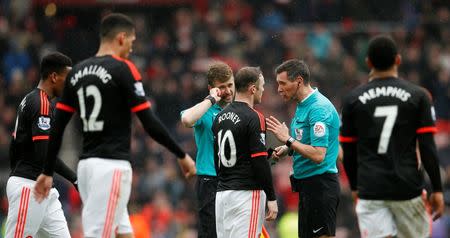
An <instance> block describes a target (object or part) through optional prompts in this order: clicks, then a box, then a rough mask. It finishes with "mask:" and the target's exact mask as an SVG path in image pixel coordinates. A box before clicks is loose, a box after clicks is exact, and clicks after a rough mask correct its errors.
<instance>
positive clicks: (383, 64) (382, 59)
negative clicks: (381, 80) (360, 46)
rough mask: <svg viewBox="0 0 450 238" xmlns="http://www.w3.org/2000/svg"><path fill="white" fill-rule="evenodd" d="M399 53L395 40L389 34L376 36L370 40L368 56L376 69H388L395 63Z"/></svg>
mask: <svg viewBox="0 0 450 238" xmlns="http://www.w3.org/2000/svg"><path fill="white" fill-rule="evenodd" d="M397 54H398V52H397V46H396V45H395V42H394V40H393V39H392V38H391V37H389V36H387V35H380V36H376V37H375V38H373V39H372V40H370V42H369V48H368V50H367V57H368V58H369V60H370V62H371V63H372V65H373V67H374V68H375V69H376V70H381V71H383V70H387V69H389V68H390V67H392V66H393V65H394V64H395V57H396V55H397Z"/></svg>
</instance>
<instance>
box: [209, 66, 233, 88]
mask: <svg viewBox="0 0 450 238" xmlns="http://www.w3.org/2000/svg"><path fill="white" fill-rule="evenodd" d="M231 76H233V71H232V70H231V68H230V66H228V65H227V64H225V63H223V62H217V63H214V64H213V65H211V66H210V67H209V69H208V72H207V73H206V78H207V79H208V85H209V86H212V87H213V86H214V83H215V82H219V83H223V82H226V81H228V80H229V79H230V77H231Z"/></svg>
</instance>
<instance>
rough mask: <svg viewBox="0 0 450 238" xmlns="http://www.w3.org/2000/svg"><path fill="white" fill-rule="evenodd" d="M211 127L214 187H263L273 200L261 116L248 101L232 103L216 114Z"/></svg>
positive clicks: (241, 188) (264, 128) (226, 188)
mask: <svg viewBox="0 0 450 238" xmlns="http://www.w3.org/2000/svg"><path fill="white" fill-rule="evenodd" d="M212 130H213V134H214V157H215V159H214V162H215V165H216V170H217V176H218V179H219V182H218V188H217V190H218V191H224V190H259V189H262V190H264V192H265V193H266V195H267V199H268V200H269V201H272V200H275V192H274V189H273V184H272V174H271V172H270V165H269V163H268V161H267V155H268V154H267V151H266V150H267V149H266V142H265V138H266V121H265V118H264V116H263V115H262V114H260V113H259V112H257V111H255V110H254V109H252V108H250V107H249V105H248V104H247V103H244V102H232V103H231V104H230V105H228V106H227V107H225V108H224V109H223V110H222V111H221V112H220V113H219V114H218V115H217V116H216V118H215V120H214V123H213V127H212Z"/></svg>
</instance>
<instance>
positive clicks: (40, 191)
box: [33, 174, 53, 203]
mask: <svg viewBox="0 0 450 238" xmlns="http://www.w3.org/2000/svg"><path fill="white" fill-rule="evenodd" d="M52 185H53V177H52V176H47V175H45V174H41V175H39V177H38V178H37V179H36V184H35V185H34V188H33V195H34V198H35V199H36V201H37V202H38V203H41V202H42V201H43V200H44V199H46V198H47V197H48V194H49V193H50V189H52Z"/></svg>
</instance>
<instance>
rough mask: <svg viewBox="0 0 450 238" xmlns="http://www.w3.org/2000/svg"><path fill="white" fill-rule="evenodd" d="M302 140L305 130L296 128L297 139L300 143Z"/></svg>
mask: <svg viewBox="0 0 450 238" xmlns="http://www.w3.org/2000/svg"><path fill="white" fill-rule="evenodd" d="M302 138H303V129H301V128H295V139H297V140H298V141H300V140H302Z"/></svg>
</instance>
